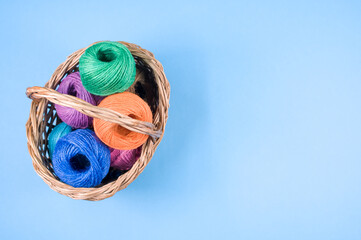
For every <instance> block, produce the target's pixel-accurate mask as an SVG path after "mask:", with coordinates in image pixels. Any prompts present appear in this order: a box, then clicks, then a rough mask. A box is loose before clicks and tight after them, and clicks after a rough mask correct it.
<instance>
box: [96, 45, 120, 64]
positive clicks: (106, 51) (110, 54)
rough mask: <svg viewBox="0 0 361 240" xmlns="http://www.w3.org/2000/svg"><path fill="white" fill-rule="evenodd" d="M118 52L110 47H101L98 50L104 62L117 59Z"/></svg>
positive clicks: (99, 56)
mask: <svg viewBox="0 0 361 240" xmlns="http://www.w3.org/2000/svg"><path fill="white" fill-rule="evenodd" d="M116 57H117V56H116V54H115V53H114V51H113V50H112V49H110V48H103V49H102V48H101V49H99V51H98V52H97V58H98V59H99V60H100V61H102V62H111V61H113V60H114V59H116Z"/></svg>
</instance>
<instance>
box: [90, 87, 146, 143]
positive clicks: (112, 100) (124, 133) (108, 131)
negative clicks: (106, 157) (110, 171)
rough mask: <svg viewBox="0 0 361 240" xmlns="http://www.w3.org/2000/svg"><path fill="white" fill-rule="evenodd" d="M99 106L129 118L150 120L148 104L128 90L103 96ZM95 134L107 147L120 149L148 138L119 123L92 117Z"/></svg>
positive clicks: (143, 141)
mask: <svg viewBox="0 0 361 240" xmlns="http://www.w3.org/2000/svg"><path fill="white" fill-rule="evenodd" d="M98 106H99V107H104V108H109V109H111V110H114V111H117V112H119V113H122V114H124V115H127V116H129V117H131V118H134V119H137V120H140V121H145V122H150V123H151V122H152V119H153V116H152V111H151V110H150V108H149V106H148V104H147V103H146V102H145V101H144V100H143V99H141V98H140V97H139V96H137V95H135V94H134V93H130V92H123V93H117V94H113V95H110V96H108V97H106V98H104V99H103V100H102V101H101V102H100V104H99V105H98ZM94 131H95V134H96V135H97V136H98V137H99V138H100V140H102V142H104V143H105V144H106V145H108V146H109V147H112V148H115V149H121V150H130V149H135V148H137V147H139V146H141V145H142V144H143V143H145V141H147V139H148V137H149V136H148V135H146V134H142V133H137V132H133V131H130V130H128V129H126V128H124V127H121V126H120V125H119V124H116V123H111V122H107V121H104V120H101V119H99V118H94Z"/></svg>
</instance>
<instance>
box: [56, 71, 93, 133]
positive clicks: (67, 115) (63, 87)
mask: <svg viewBox="0 0 361 240" xmlns="http://www.w3.org/2000/svg"><path fill="white" fill-rule="evenodd" d="M58 92H60V93H63V94H68V95H71V96H75V97H77V98H80V99H82V100H84V101H86V102H88V103H90V104H93V105H96V101H95V100H94V97H93V95H92V94H90V93H89V92H88V91H87V90H85V88H84V87H83V85H82V83H81V80H80V74H79V72H74V73H71V74H69V75H68V76H66V77H65V78H64V79H63V81H62V82H61V83H60V85H59V88H58ZM55 109H56V112H57V114H58V116H59V117H60V119H61V120H63V122H65V123H66V124H68V125H69V126H71V127H73V128H87V127H89V126H91V124H92V118H91V117H88V116H87V115H85V114H83V113H80V112H78V111H77V110H75V109H73V108H70V107H64V106H61V105H58V104H55Z"/></svg>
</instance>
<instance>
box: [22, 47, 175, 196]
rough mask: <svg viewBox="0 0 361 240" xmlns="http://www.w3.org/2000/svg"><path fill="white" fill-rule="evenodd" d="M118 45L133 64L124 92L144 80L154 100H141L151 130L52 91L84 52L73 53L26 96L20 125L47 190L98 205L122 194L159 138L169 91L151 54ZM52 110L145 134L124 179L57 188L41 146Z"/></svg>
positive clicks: (44, 145)
mask: <svg viewBox="0 0 361 240" xmlns="http://www.w3.org/2000/svg"><path fill="white" fill-rule="evenodd" d="M120 43H122V44H124V45H125V46H127V47H128V49H129V50H130V52H131V53H132V55H133V57H134V59H135V61H136V66H137V76H136V81H135V83H134V84H133V86H132V87H131V88H130V91H135V89H136V88H137V87H139V86H136V84H137V83H138V84H139V81H137V79H139V76H140V75H141V74H142V75H144V76H146V77H145V78H142V79H143V81H144V79H145V81H144V82H145V83H148V85H147V84H145V85H144V86H145V87H144V88H143V89H142V91H143V92H144V91H145V92H152V93H153V94H154V96H151V97H149V94H148V95H147V96H145V97H144V99H145V100H148V104H149V105H150V107H151V109H152V111H153V123H152V124H151V123H147V122H142V121H138V120H135V119H132V118H130V117H128V116H125V115H122V114H120V113H117V112H115V111H113V110H110V109H106V108H100V107H97V106H93V105H91V104H89V103H87V102H85V101H83V100H81V99H79V98H76V97H73V96H70V95H64V94H60V93H58V92H57V91H55V89H56V88H57V87H58V85H59V83H60V82H61V80H62V79H63V78H64V77H65V76H66V75H68V74H69V73H71V72H74V71H77V70H78V63H79V58H80V56H81V55H82V54H83V53H84V51H85V50H86V48H83V49H80V50H78V51H76V52H74V53H73V54H71V55H70V56H69V57H68V58H67V59H66V61H65V62H64V63H62V64H60V66H59V67H58V68H57V69H56V70H55V72H54V74H53V75H52V77H51V78H50V80H49V81H48V82H47V83H46V84H45V87H31V88H28V89H27V90H26V95H27V96H28V97H29V98H31V99H33V101H32V103H31V109H30V117H29V120H28V122H27V123H26V135H27V139H28V148H29V153H30V155H31V158H32V160H33V166H34V169H35V171H36V172H37V173H38V174H39V176H40V177H41V178H42V179H43V180H44V181H45V182H46V183H47V184H48V185H49V186H50V187H51V188H52V189H53V190H55V191H57V192H58V193H61V194H63V195H66V196H69V197H71V198H73V199H85V200H92V201H97V200H102V199H105V198H108V197H111V196H113V195H114V194H115V193H116V192H118V191H119V190H122V189H124V188H126V187H127V186H128V185H129V184H130V183H131V182H132V181H134V179H136V178H137V177H138V175H139V174H140V173H141V172H142V171H143V170H144V168H145V166H146V165H147V164H148V163H149V161H150V159H151V158H152V156H153V154H154V152H155V150H156V148H157V146H158V144H159V143H160V141H161V139H162V137H163V133H164V128H165V124H166V122H167V118H168V108H169V93H170V86H169V83H168V80H167V78H166V76H165V74H164V72H163V67H162V65H161V64H160V63H159V62H158V61H157V60H156V59H155V58H154V55H153V54H152V53H151V52H149V51H147V50H145V49H142V48H141V47H139V46H137V45H135V44H131V43H126V42H120ZM94 44H95V43H94ZM54 104H59V105H63V106H66V107H72V108H74V109H76V110H78V111H79V112H81V113H84V114H86V115H88V116H90V117H94V118H100V119H103V120H106V121H109V122H113V123H118V124H119V125H121V126H122V127H125V128H127V129H129V130H131V131H135V132H139V133H144V134H148V135H149V136H150V137H149V138H148V140H147V141H146V143H144V145H143V148H142V153H141V156H140V158H139V160H138V161H137V162H136V163H135V164H134V165H133V167H132V168H131V169H130V170H129V171H127V172H126V173H124V174H122V175H120V176H119V177H118V178H116V179H115V180H113V181H111V182H108V183H104V184H102V185H100V186H97V187H95V188H74V187H71V186H69V185H67V184H65V183H63V182H61V181H60V180H59V179H58V178H57V177H56V175H55V174H54V171H53V167H52V163H51V160H50V158H49V152H48V142H47V139H48V135H49V134H50V132H51V130H52V129H53V128H54V126H56V125H57V124H59V123H60V122H61V120H60V119H59V118H58V116H57V114H56V111H55V108H54Z"/></svg>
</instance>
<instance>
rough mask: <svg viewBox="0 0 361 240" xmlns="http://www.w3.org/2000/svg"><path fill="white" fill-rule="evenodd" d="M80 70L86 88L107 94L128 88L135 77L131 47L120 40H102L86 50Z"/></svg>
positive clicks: (94, 92)
mask: <svg viewBox="0 0 361 240" xmlns="http://www.w3.org/2000/svg"><path fill="white" fill-rule="evenodd" d="M79 72H80V76H81V79H82V82H83V85H84V87H85V89H86V90H88V91H89V92H90V93H92V94H95V95H99V96H107V95H111V94H114V93H120V92H124V91H125V90H127V89H128V88H129V87H130V86H131V85H132V84H133V82H134V79H135V73H136V68H135V61H134V58H133V56H132V54H131V53H130V51H129V49H128V48H127V47H126V46H124V45H123V44H121V43H118V42H100V43H97V44H94V45H93V46H90V47H89V48H87V49H86V50H85V52H84V53H83V55H82V56H81V57H80V59H79Z"/></svg>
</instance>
